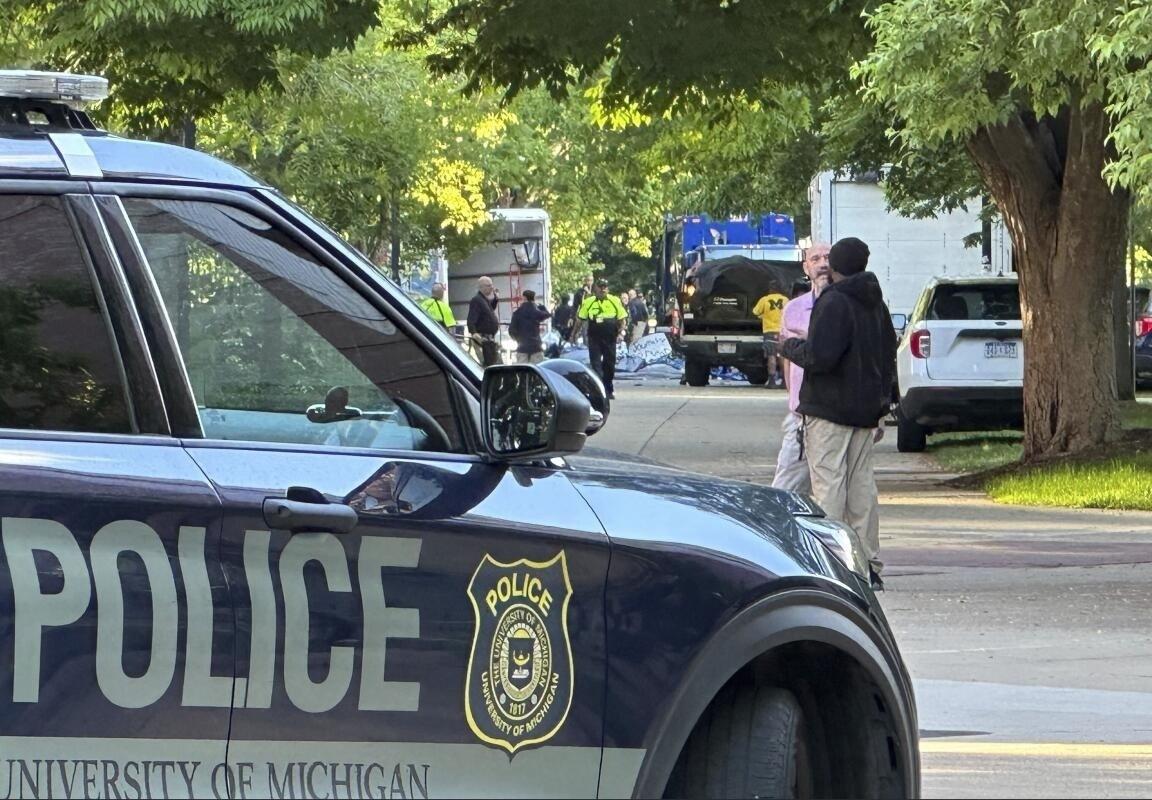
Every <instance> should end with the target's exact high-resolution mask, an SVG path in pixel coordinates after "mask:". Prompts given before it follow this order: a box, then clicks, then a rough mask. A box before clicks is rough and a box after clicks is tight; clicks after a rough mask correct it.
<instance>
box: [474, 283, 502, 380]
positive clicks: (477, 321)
mask: <svg viewBox="0 0 1152 800" xmlns="http://www.w3.org/2000/svg"><path fill="white" fill-rule="evenodd" d="M476 289H477V291H476V296H475V297H473V298H472V300H471V302H469V304H468V333H469V335H471V337H472V342H473V344H474V345H475V346H476V347H477V348H479V350H480V363H481V364H482V365H483V366H485V367H490V366H492V365H493V364H499V363H500V348H499V346H498V345H497V343H496V335H497V334H498V333H500V317H498V316H497V315H496V309H497V308H498V307H499V305H500V298H499V296H498V295H497V294H496V287H495V286H493V285H492V279H491V278H489V277H488V276H487V275H485V276H484V277H483V278H481V279H480V280H478V281H476Z"/></svg>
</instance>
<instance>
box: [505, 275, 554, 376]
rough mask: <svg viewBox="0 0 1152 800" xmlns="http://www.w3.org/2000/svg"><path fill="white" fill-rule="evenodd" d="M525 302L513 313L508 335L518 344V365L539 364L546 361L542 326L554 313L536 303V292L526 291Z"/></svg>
mask: <svg viewBox="0 0 1152 800" xmlns="http://www.w3.org/2000/svg"><path fill="white" fill-rule="evenodd" d="M523 297H524V302H522V303H521V304H520V305H518V306H517V307H516V310H515V311H513V312H512V320H511V321H510V322H509V323H508V335H509V336H511V337H512V339H513V340H514V341H515V342H516V363H517V364H539V363H540V362H541V361H543V360H544V343H543V341H542V339H541V338H540V325H541V324H542V323H543V322H544V320H546V319H548V318H549V317H551V316H552V312H551V311H549V310H548V309H546V308H544V306H542V305H537V303H536V292H534V291H532V290H531V289H525V290H524V295H523Z"/></svg>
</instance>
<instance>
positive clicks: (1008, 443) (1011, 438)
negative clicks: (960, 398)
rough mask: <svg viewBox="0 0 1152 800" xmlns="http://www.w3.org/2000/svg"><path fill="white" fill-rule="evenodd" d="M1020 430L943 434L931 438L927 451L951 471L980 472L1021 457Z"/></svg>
mask: <svg viewBox="0 0 1152 800" xmlns="http://www.w3.org/2000/svg"><path fill="white" fill-rule="evenodd" d="M1020 440H1021V436H1020V433H1019V432H1018V431H1000V432H995V433H942V434H940V435H938V436H933V437H931V438H930V439H929V440H928V449H927V450H926V452H927V453H928V454H929V455H930V456H932V457H934V458H935V459H936V460H937V461H938V462H939V463H940V466H942V467H944V469H946V470H948V471H949V472H978V471H980V470H985V469H992V468H993V467H1000V466H1003V465H1005V464H1011V463H1012V462H1013V461H1018V460H1019V459H1020V454H1021V453H1022V452H1023V446H1022V445H1021V444H1020Z"/></svg>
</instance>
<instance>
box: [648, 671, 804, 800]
mask: <svg viewBox="0 0 1152 800" xmlns="http://www.w3.org/2000/svg"><path fill="white" fill-rule="evenodd" d="M812 786H813V780H812V767H811V762H810V760H809V757H808V746H807V742H806V740H805V724H804V712H803V710H802V709H801V707H800V704H799V703H798V702H797V700H796V698H795V696H793V694H792V693H791V692H788V691H786V690H784V689H776V688H772V687H757V686H745V687H728V688H726V689H724V690H723V691H722V692H721V693H720V695H718V696H717V698H716V700H715V701H713V703H712V705H711V706H710V707H709V710H708V712H707V713H706V714H705V716H704V717H703V718H702V719H701V720H700V722H699V723H697V725H696V728H695V729H694V730H693V731H692V735H691V736H690V737H689V739H688V744H687V746H686V747H685V751H684V753H683V754H682V755H681V758H680V763H678V764H677V767H676V769H675V770H674V771H673V774H672V777H671V779H670V780H669V784H668V789H667V791H666V792H665V796H666V797H694V798H695V797H703V798H711V797H747V798H751V797H763V798H806V797H811V796H812Z"/></svg>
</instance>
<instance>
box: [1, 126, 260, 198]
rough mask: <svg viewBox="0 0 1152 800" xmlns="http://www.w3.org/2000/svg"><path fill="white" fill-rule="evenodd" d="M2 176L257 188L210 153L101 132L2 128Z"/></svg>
mask: <svg viewBox="0 0 1152 800" xmlns="http://www.w3.org/2000/svg"><path fill="white" fill-rule="evenodd" d="M0 178H63V179H67V178H83V179H85V180H99V179H101V178H103V179H105V180H132V181H158V182H192V183H208V184H224V185H229V186H241V187H256V186H263V185H264V184H263V183H261V182H260V181H257V180H256V179H255V178H253V177H252V176H251V175H249V174H248V173H247V172H244V171H243V170H242V169H239V168H238V167H234V166H232V165H231V164H228V163H226V162H224V161H221V160H220V159H218V158H213V157H212V156H210V155H208V154H207V153H201V152H199V151H197V150H190V149H188V148H186V147H179V146H176V145H171V144H161V143H159V142H144V141H137V140H133V139H125V138H122V137H120V136H113V135H111V134H108V133H104V132H102V131H67V130H58V129H57V130H51V131H36V130H31V129H28V128H26V127H24V128H17V127H15V126H13V127H8V126H5V127H3V128H0Z"/></svg>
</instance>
